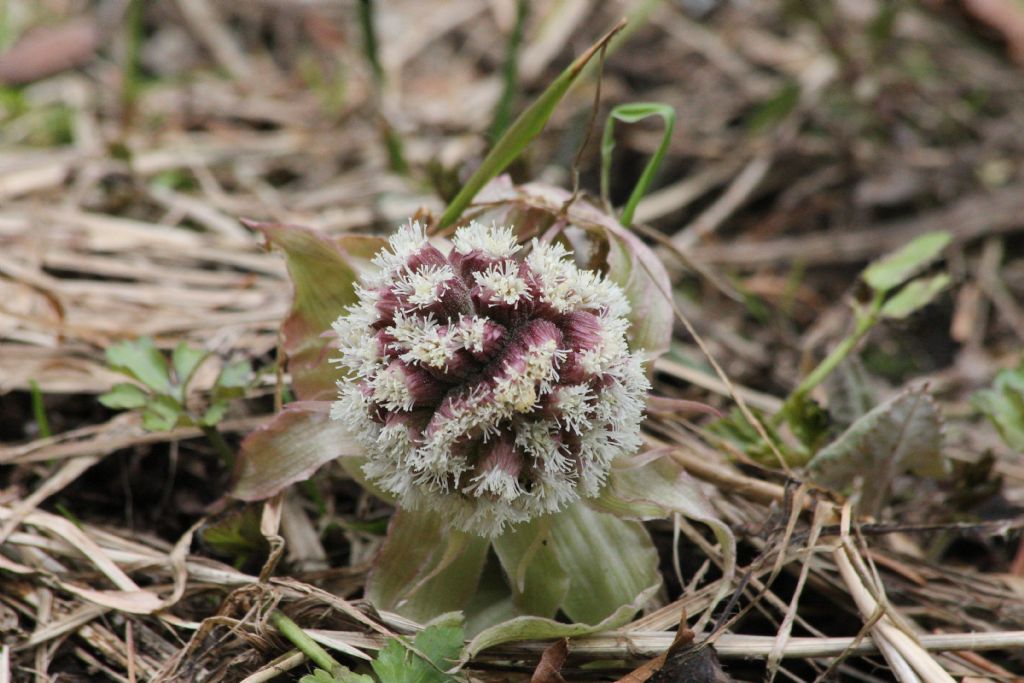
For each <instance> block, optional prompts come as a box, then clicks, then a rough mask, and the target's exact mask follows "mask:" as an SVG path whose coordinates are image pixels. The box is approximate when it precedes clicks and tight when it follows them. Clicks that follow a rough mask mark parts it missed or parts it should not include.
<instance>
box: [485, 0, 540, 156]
mask: <svg viewBox="0 0 1024 683" xmlns="http://www.w3.org/2000/svg"><path fill="white" fill-rule="evenodd" d="M529 13H530V3H529V2H528V1H527V0H516V19H515V24H514V25H513V26H512V33H511V34H510V35H509V37H508V44H507V46H506V48H505V64H504V66H503V68H502V90H501V97H500V98H499V99H498V104H497V105H496V106H495V108H494V118H493V120H492V121H491V129H490V133H489V134H488V137H489V138H490V140H491V142H492V143H494V142H496V141H497V140H498V139H499V138H500V137H501V134H502V133H504V132H505V129H507V128H508V125H509V123H510V122H511V120H512V106H513V103H514V102H515V96H516V89H517V87H518V84H519V47H520V46H521V45H522V42H523V31H524V28H525V26H526V18H527V16H529Z"/></svg>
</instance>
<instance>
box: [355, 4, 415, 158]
mask: <svg viewBox="0 0 1024 683" xmlns="http://www.w3.org/2000/svg"><path fill="white" fill-rule="evenodd" d="M358 6H359V28H360V29H361V32H362V34H363V54H364V55H365V56H366V62H367V63H368V64H369V65H370V71H371V73H372V74H373V82H374V85H375V89H376V92H375V93H374V96H375V98H376V99H377V104H378V109H380V107H379V105H380V99H381V93H382V92H383V90H384V80H385V79H384V67H383V65H382V64H381V61H380V49H379V47H378V41H377V22H376V18H375V16H374V7H373V0H359V4H358ZM378 125H379V127H380V134H381V138H382V140H383V141H384V148H385V150H386V151H387V154H388V165H389V166H390V167H391V170H392V171H394V172H395V173H400V174H402V175H407V174H408V173H409V164H408V163H407V162H406V160H405V152H404V150H403V148H402V140H401V138H399V137H398V133H396V132H395V129H394V128H392V127H391V124H390V123H388V121H387V119H386V118H384V116H380V117H379V122H378Z"/></svg>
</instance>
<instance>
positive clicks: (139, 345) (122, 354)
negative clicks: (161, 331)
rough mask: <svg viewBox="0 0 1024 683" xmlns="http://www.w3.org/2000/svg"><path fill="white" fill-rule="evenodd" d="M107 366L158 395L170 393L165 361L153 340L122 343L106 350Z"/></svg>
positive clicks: (146, 339) (142, 339) (146, 338)
mask: <svg viewBox="0 0 1024 683" xmlns="http://www.w3.org/2000/svg"><path fill="white" fill-rule="evenodd" d="M107 364H108V365H109V366H110V367H111V368H113V369H114V370H117V371H118V372H120V373H122V374H125V375H128V376H129V377H133V378H135V379H137V380H138V381H140V382H142V383H143V384H145V385H146V386H147V387H149V388H151V389H152V390H153V391H156V392H158V393H162V394H166V393H169V392H170V391H171V381H170V378H169V377H168V376H167V372H168V369H167V359H166V358H164V354H162V353H161V352H160V350H159V349H158V348H156V345H155V344H153V340H152V339H150V338H149V337H142V338H140V339H136V340H134V341H123V342H121V343H119V344H115V345H114V346H111V347H110V348H109V349H107Z"/></svg>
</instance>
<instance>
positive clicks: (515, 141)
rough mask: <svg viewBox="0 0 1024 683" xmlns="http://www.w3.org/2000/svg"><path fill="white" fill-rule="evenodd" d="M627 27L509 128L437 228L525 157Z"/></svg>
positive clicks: (551, 87) (585, 55) (583, 57)
mask: <svg viewBox="0 0 1024 683" xmlns="http://www.w3.org/2000/svg"><path fill="white" fill-rule="evenodd" d="M623 26H625V24H624V23H623V22H619V23H618V24H617V25H616V26H615V27H614V28H613V29H612V30H611V31H609V32H608V33H606V34H605V35H604V37H602V38H601V39H600V40H598V41H597V42H596V43H594V44H593V45H592V46H590V48H589V49H588V50H587V51H586V52H584V53H583V54H582V55H580V56H579V57H577V58H576V61H574V62H573V63H572V64H571V65H569V68H567V69H566V70H565V71H563V72H562V73H561V74H560V75H559V76H558V78H556V79H555V80H554V82H552V83H551V85H549V86H548V87H547V89H546V90H545V91H544V92H543V93H541V95H540V97H538V98H537V100H536V101H535V102H534V103H533V104H532V105H530V107H529V108H527V109H526V111H524V112H523V113H522V114H520V115H519V117H518V118H517V119H516V120H515V121H514V122H513V123H512V125H511V126H510V127H509V129H508V130H507V131H505V134H504V135H502V136H501V139H500V140H498V141H497V142H496V143H495V144H494V147H492V148H491V151H490V153H488V155H487V156H486V157H485V158H484V160H483V162H482V163H481V164H480V168H478V169H477V170H476V173H474V174H473V175H472V176H471V177H470V179H469V180H468V181H466V184H465V185H463V186H462V189H461V190H459V193H458V194H457V195H455V199H453V200H452V201H451V203H450V204H448V208H446V209H445V210H444V213H443V214H441V218H440V219H439V220H438V222H437V225H436V226H435V228H436V229H442V228H445V227H447V226H449V225H451V224H452V223H454V222H455V221H456V220H458V218H459V216H461V215H462V212H463V211H464V210H465V209H466V207H467V206H469V203H470V202H471V201H473V197H475V196H476V193H477V192H479V191H480V188H482V187H483V186H484V185H486V184H487V183H488V182H489V181H490V180H491V179H492V178H494V177H495V176H497V175H498V174H499V173H501V172H502V171H504V170H505V168H506V167H508V165H509V164H510V163H512V162H513V161H515V159H516V157H518V156H519V155H520V154H522V152H523V150H524V149H526V147H527V145H529V144H530V142H531V141H533V139H534V138H535V137H537V135H538V134H539V133H540V132H541V131H542V130H543V129H544V126H545V124H547V122H548V119H550V118H551V114H552V112H554V110H555V106H556V105H557V104H558V103H559V102H560V101H561V99H562V97H563V96H564V95H565V93H566V92H567V91H568V90H569V87H570V86H571V85H572V84H573V82H574V81H575V80H576V78H577V77H578V76H579V75H580V73H581V72H582V71H583V67H584V66H586V64H587V62H589V61H590V60H591V59H593V57H594V55H596V54H597V53H598V51H599V50H601V49H602V48H603V47H604V46H605V45H607V44H608V41H609V40H611V38H612V36H614V35H615V34H616V33H618V32H619V31H620V30H622V27H623Z"/></svg>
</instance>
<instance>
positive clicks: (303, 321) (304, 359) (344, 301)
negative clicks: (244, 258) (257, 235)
mask: <svg viewBox="0 0 1024 683" xmlns="http://www.w3.org/2000/svg"><path fill="white" fill-rule="evenodd" d="M249 225H250V227H253V228H255V229H258V230H261V231H262V232H263V234H265V235H266V236H267V241H268V243H269V244H271V245H272V246H274V247H277V248H278V249H280V250H281V251H283V252H284V254H285V258H286V260H287V264H288V273H289V274H290V275H291V279H292V284H293V285H294V288H295V295H294V299H293V302H292V309H291V312H290V313H289V315H288V317H287V318H286V319H285V321H284V323H283V324H282V326H281V332H282V335H283V337H284V350H285V353H286V354H287V355H288V371H289V372H290V373H291V376H292V388H293V389H294V391H295V395H296V396H298V397H299V398H300V399H302V400H309V401H312V400H325V399H329V398H331V397H333V396H334V394H335V392H336V391H337V388H336V386H335V382H336V381H337V380H338V379H339V377H340V375H339V371H338V369H337V368H336V367H334V366H333V365H331V364H330V362H329V358H330V355H331V352H330V349H329V347H328V340H327V339H325V338H324V337H323V336H322V335H323V333H324V332H327V331H328V330H330V327H331V323H333V322H334V321H335V320H337V319H338V317H339V316H341V315H343V314H344V313H345V307H346V306H349V305H351V304H354V303H355V302H356V294H355V290H354V286H355V283H356V280H357V278H358V275H359V271H360V269H361V268H363V267H365V265H364V263H360V262H364V258H363V257H364V255H365V252H366V251H369V249H370V248H371V245H372V246H373V247H375V248H380V247H382V246H383V245H384V244H385V243H386V242H385V241H384V240H383V239H377V240H374V238H372V237H363V238H362V239H360V240H359V241H353V240H340V239H339V240H332V239H330V238H328V237H326V236H324V235H321V234H319V233H317V232H315V231H313V230H310V229H308V228H300V227H297V226H288V225H280V224H277V223H249ZM349 249H353V250H356V252H357V253H355V254H353V253H350V251H349Z"/></svg>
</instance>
